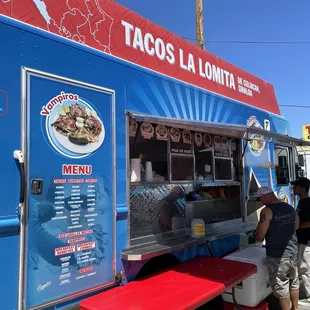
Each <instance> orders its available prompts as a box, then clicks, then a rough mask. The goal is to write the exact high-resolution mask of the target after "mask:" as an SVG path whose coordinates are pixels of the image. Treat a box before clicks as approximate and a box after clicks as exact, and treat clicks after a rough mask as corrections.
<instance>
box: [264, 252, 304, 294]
mask: <svg viewBox="0 0 310 310" xmlns="http://www.w3.org/2000/svg"><path fill="white" fill-rule="evenodd" d="M267 268H268V273H269V280H270V285H271V288H272V291H273V294H274V295H275V296H276V297H277V298H289V297H290V291H294V290H298V289H299V278H298V269H297V255H296V256H293V257H291V258H278V257H269V256H268V257H267Z"/></svg>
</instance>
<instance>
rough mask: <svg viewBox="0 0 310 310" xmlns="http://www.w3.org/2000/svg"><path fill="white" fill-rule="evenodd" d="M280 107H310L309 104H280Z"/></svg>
mask: <svg viewBox="0 0 310 310" xmlns="http://www.w3.org/2000/svg"><path fill="white" fill-rule="evenodd" d="M279 107H288V108H305V109H310V106H309V105H294V104H279Z"/></svg>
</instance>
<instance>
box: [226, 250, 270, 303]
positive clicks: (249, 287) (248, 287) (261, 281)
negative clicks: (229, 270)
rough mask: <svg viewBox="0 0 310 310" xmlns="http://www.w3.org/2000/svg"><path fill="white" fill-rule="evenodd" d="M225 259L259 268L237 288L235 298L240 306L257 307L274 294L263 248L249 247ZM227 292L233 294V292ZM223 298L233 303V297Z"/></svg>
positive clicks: (227, 295)
mask: <svg viewBox="0 0 310 310" xmlns="http://www.w3.org/2000/svg"><path fill="white" fill-rule="evenodd" d="M224 259H229V260H234V261H239V262H244V263H250V264H254V265H256V266H257V273H256V274H254V275H252V276H250V277H249V278H247V279H246V280H244V281H243V282H242V283H241V284H240V285H237V286H236V289H235V296H236V300H237V302H238V304H240V305H243V306H248V307H256V306H257V305H258V304H259V303H260V302H261V301H263V300H264V299H265V298H266V297H267V296H269V295H270V294H271V293H272V290H271V286H270V283H269V277H268V270H267V260H266V249H265V248H263V247H247V248H245V249H243V250H241V251H237V252H235V253H232V254H230V255H228V256H226V257H224ZM227 292H230V293H231V290H228V291H227ZM222 298H223V300H224V301H226V302H230V303H232V302H233V300H232V296H231V295H230V294H226V293H223V294H222Z"/></svg>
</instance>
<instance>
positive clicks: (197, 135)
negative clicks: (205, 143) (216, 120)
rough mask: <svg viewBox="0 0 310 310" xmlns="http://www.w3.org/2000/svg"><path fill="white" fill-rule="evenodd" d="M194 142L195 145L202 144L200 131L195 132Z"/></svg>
mask: <svg viewBox="0 0 310 310" xmlns="http://www.w3.org/2000/svg"><path fill="white" fill-rule="evenodd" d="M195 143H196V145H197V146H201V144H202V134H201V133H200V132H195Z"/></svg>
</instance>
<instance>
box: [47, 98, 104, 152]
mask: <svg viewBox="0 0 310 310" xmlns="http://www.w3.org/2000/svg"><path fill="white" fill-rule="evenodd" d="M48 122H49V128H51V129H53V131H54V132H53V133H54V139H56V140H57V141H58V143H59V144H60V145H61V146H62V147H64V148H65V149H67V150H69V151H71V152H74V153H77V154H87V153H92V152H94V151H96V150H97V149H98V148H99V147H100V146H101V145H102V143H103V142H104V139H105V128H104V125H103V122H102V121H101V119H100V117H99V116H98V115H97V112H96V111H95V110H94V109H93V108H92V107H91V106H90V105H89V104H87V103H85V102H84V101H82V100H78V101H77V102H71V103H68V104H63V105H62V106H61V107H59V108H58V109H55V115H52V116H51V117H50V118H49V120H48Z"/></svg>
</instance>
